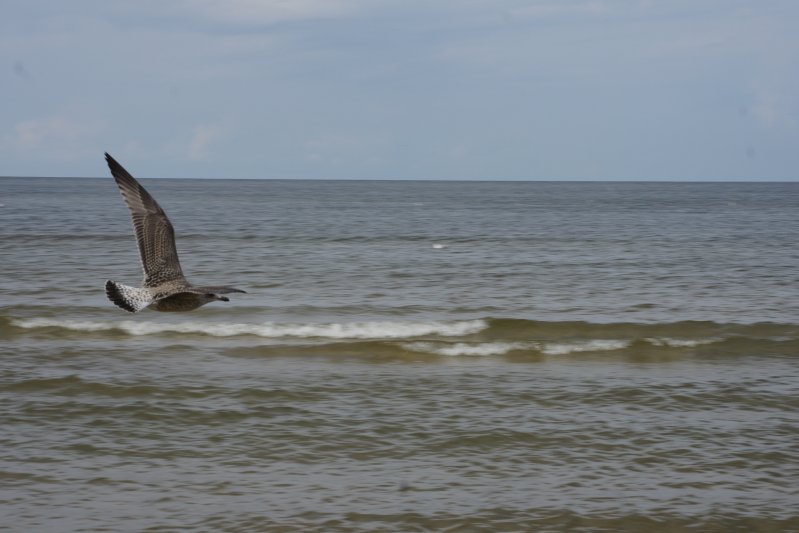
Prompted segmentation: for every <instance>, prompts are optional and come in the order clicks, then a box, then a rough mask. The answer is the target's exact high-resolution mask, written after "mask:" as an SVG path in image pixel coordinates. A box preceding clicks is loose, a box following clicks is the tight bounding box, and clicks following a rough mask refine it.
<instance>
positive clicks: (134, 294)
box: [105, 280, 153, 313]
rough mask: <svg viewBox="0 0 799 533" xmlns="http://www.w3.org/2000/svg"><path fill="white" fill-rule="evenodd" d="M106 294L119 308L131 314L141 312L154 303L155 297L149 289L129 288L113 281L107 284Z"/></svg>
mask: <svg viewBox="0 0 799 533" xmlns="http://www.w3.org/2000/svg"><path fill="white" fill-rule="evenodd" d="M105 294H106V295H107V296H108V299H109V300H111V301H112V302H114V304H115V305H116V306H117V307H121V308H122V309H124V310H125V311H129V312H131V313H135V312H137V311H141V310H142V309H144V308H145V307H147V306H148V305H150V304H151V303H153V297H152V295H151V294H150V291H148V290H147V289H137V288H136V287H128V286H127V285H123V284H121V283H117V282H116V281H111V280H108V281H106V282H105Z"/></svg>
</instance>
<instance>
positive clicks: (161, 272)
mask: <svg viewBox="0 0 799 533" xmlns="http://www.w3.org/2000/svg"><path fill="white" fill-rule="evenodd" d="M105 159H106V161H107V162H108V168H110V169H111V174H112V175H113V176H114V179H115V180H116V183H117V185H118V186H119V190H120V192H121V193H122V198H123V199H124V200H125V203H126V204H127V206H128V208H129V209H130V214H131V218H132V219H133V229H134V232H135V234H136V241H137V242H138V245H139V255H140V256H141V262H142V268H143V269H144V282H143V283H142V287H141V288H138V287H129V286H127V285H123V284H121V283H117V282H114V281H110V280H109V281H107V282H106V283H105V292H106V295H107V296H108V299H109V300H111V301H112V302H114V304H115V305H117V306H118V307H121V308H122V309H124V310H125V311H129V312H131V313H135V312H137V311H141V310H142V309H144V308H146V307H151V308H152V309H155V310H156V311H191V310H194V309H197V308H198V307H201V306H203V305H205V304H207V303H210V302H213V301H217V300H219V301H223V302H227V301H229V300H228V298H227V297H225V296H220V295H221V294H228V293H232V292H244V291H242V290H240V289H234V288H233V287H195V286H194V285H192V284H191V283H189V282H188V280H187V279H186V277H185V276H184V275H183V271H182V269H181V268H180V261H179V260H178V252H177V248H176V246H175V230H174V229H173V228H172V223H171V222H170V221H169V219H168V218H167V216H166V213H164V210H163V209H161V206H159V205H158V203H157V202H156V201H155V199H153V197H152V196H150V193H148V192H147V191H146V190H145V188H144V187H142V186H141V184H140V183H139V182H138V181H136V180H135V179H134V178H133V176H131V175H130V174H129V173H128V171H126V170H125V169H124V168H123V167H122V165H120V164H119V163H117V162H116V160H114V158H113V157H111V156H110V155H108V154H105Z"/></svg>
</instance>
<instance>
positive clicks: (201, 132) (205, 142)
mask: <svg viewBox="0 0 799 533" xmlns="http://www.w3.org/2000/svg"><path fill="white" fill-rule="evenodd" d="M226 134H227V128H226V127H225V126H223V125H219V124H202V125H199V126H196V127H195V128H194V130H193V131H192V137H191V140H190V141H189V147H188V154H187V155H188V158H189V159H190V160H192V161H199V160H201V159H205V158H206V157H208V155H209V148H210V146H211V145H212V144H213V143H214V142H216V141H218V140H220V139H221V138H223V137H224V136H225V135H226Z"/></svg>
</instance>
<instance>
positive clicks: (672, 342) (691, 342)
mask: <svg viewBox="0 0 799 533" xmlns="http://www.w3.org/2000/svg"><path fill="white" fill-rule="evenodd" d="M644 340H645V341H646V342H648V343H649V344H651V345H653V346H664V347H667V348H693V347H695V346H701V345H703V344H713V343H714V342H718V341H720V340H722V339H719V338H710V339H672V338H670V337H652V338H647V339H644Z"/></svg>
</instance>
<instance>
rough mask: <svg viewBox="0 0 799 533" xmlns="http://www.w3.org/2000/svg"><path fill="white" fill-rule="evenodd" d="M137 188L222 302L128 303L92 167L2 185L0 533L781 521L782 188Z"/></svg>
mask: <svg viewBox="0 0 799 533" xmlns="http://www.w3.org/2000/svg"><path fill="white" fill-rule="evenodd" d="M150 184H152V188H151V189H152V191H153V193H154V194H155V195H156V197H157V198H159V201H161V203H162V205H163V206H164V207H165V209H166V210H167V212H168V213H170V215H171V216H172V218H173V222H174V223H175V226H176V229H177V233H178V247H179V250H180V252H181V254H183V256H185V260H184V269H185V270H186V271H187V272H189V273H193V274H195V275H194V276H192V279H193V280H196V281H202V282H209V283H213V282H224V283H233V284H235V285H236V286H241V287H242V288H244V289H246V290H248V291H249V293H248V294H246V295H240V296H239V295H236V296H238V297H237V298H235V299H234V301H232V302H230V303H229V304H218V305H215V306H208V307H206V308H203V309H202V310H200V311H197V312H194V313H190V314H185V315H162V314H157V313H154V312H144V313H142V314H140V315H128V314H126V313H124V312H122V311H120V310H118V309H116V308H115V307H113V306H112V305H111V304H110V303H109V302H107V301H105V300H104V295H103V291H102V287H103V283H104V281H105V279H106V278H113V279H118V280H119V281H122V282H126V283H131V284H133V283H135V280H136V279H137V278H138V276H139V273H138V263H137V259H136V256H135V245H134V242H133V238H132V236H131V235H130V227H129V221H128V220H127V219H126V218H125V216H126V213H125V211H124V206H123V205H122V204H121V200H120V199H119V198H118V197H117V196H118V193H117V192H116V191H115V189H114V188H113V187H114V186H113V183H108V184H106V183H104V182H102V181H97V180H63V181H62V180H34V181H33V182H23V181H18V180H2V181H0V187H1V188H0V191H2V195H3V200H2V202H0V203H2V204H4V207H2V208H0V254H2V261H3V266H4V270H5V274H4V277H2V278H0V289H1V290H2V296H3V301H2V302H0V353H2V357H0V427H2V433H0V506H2V516H0V529H3V528H5V529H6V530H9V531H310V532H314V531H318V532H326V531H341V532H344V531H353V532H356V531H357V532H361V531H362V532H367V531H368V532H371V531H386V532H389V531H390V532H393V531H464V532H471V531H479V532H488V531H520V532H521V531H553V532H554V531H558V532H559V531H653V532H660V531H662V532H666V531H719V532H726V531H747V532H748V531H797V530H799V513H797V511H796V509H797V508H799V491H797V487H799V451H797V446H796V442H797V440H799V370H798V369H797V350H798V349H799V322H797V321H796V320H795V317H796V316H797V315H796V313H797V311H799V309H798V308H797V304H796V302H797V301H799V300H797V298H796V296H798V295H797V294H796V290H795V288H794V287H795V286H796V281H797V279H796V272H797V271H799V270H798V269H797V267H799V254H797V253H796V252H794V251H793V246H792V245H793V241H792V240H791V236H792V235H795V230H796V229H797V227H796V222H795V221H794V218H795V215H794V214H795V213H796V212H797V211H796V208H797V207H799V201H797V195H799V190H797V188H796V187H793V186H789V185H769V184H764V185H751V184H738V185H725V184H716V185H693V186H686V187H687V188H679V187H677V186H676V185H674V184H672V185H657V184H651V185H649V186H647V185H640V184H590V185H589V184H582V185H584V188H580V187H577V186H576V185H575V184H560V185H558V184H424V183H419V184H397V183H393V184H392V183H384V184H368V183H349V184H335V183H321V184H320V183H308V182H300V183H281V182H244V183H242V182H234V183H223V182H197V181H187V182H175V181H169V182H150V183H148V184H147V185H148V186H150ZM159 189H160V190H159ZM156 191H158V192H156ZM197 197H208V198H212V199H213V200H212V201H211V202H210V204H209V205H208V208H209V209H210V210H211V211H212V212H218V213H221V214H220V215H219V217H217V218H213V217H212V218H210V219H206V218H203V220H197V219H196V218H194V217H193V215H192V213H191V210H190V209H189V206H187V205H185V204H184V203H183V202H186V201H189V200H191V199H193V198H197ZM117 204H119V205H117ZM431 204H432V206H433V207H431ZM75 205H80V206H86V207H87V208H86V209H85V210H83V212H81V213H78V212H76V211H75ZM89 207H90V209H89ZM117 207H118V208H119V209H116V208H117ZM170 208H172V209H170ZM86 213H90V214H86ZM87 217H88V219H89V220H90V221H91V223H90V224H87V225H81V223H80V221H81V219H86V218H87ZM434 244H435V245H440V246H438V247H434V246H433V245H434ZM201 251H202V253H200V252H201ZM184 252H185V253H184Z"/></svg>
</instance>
